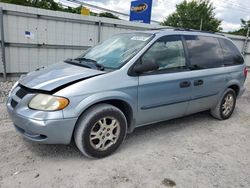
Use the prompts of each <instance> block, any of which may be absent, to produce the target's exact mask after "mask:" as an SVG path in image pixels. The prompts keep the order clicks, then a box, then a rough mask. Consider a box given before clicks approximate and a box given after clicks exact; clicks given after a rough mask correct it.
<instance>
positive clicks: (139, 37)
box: [130, 36, 149, 41]
mask: <svg viewBox="0 0 250 188" xmlns="http://www.w3.org/2000/svg"><path fill="white" fill-rule="evenodd" d="M148 39H149V37H143V36H134V37H132V38H131V39H130V40H138V41H147V40H148Z"/></svg>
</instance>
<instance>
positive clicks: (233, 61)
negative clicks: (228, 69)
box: [219, 39, 244, 66]
mask: <svg viewBox="0 0 250 188" xmlns="http://www.w3.org/2000/svg"><path fill="white" fill-rule="evenodd" d="M219 41H220V44H221V47H222V51H223V55H224V62H223V63H224V65H225V66H230V65H239V64H243V63H244V59H243V57H242V56H241V54H240V52H239V50H238V48H237V47H236V46H235V45H234V44H233V43H232V42H231V41H229V40H227V39H219Z"/></svg>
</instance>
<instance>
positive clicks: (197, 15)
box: [161, 0, 222, 32]
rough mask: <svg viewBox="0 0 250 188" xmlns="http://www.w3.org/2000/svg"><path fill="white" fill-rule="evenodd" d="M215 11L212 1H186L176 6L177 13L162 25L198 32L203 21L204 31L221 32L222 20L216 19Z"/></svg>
mask: <svg viewBox="0 0 250 188" xmlns="http://www.w3.org/2000/svg"><path fill="white" fill-rule="evenodd" d="M214 9H215V8H214V7H213V4H212V3H211V2H210V0H192V1H190V2H187V1H186V0H184V1H183V2H182V3H180V4H178V5H176V11H175V12H174V13H172V14H170V15H169V16H168V17H166V18H165V20H164V21H163V22H162V23H161V25H165V26H173V27H180V28H187V29H197V30H198V29H200V25H201V20H202V30H205V31H214V32H216V31H220V30H222V28H221V27H220V24H221V20H219V19H216V18H215V13H214Z"/></svg>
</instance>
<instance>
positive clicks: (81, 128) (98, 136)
mask: <svg viewBox="0 0 250 188" xmlns="http://www.w3.org/2000/svg"><path fill="white" fill-rule="evenodd" d="M126 134H127V120H126V117H125V115H124V114H123V113H122V111H121V110H120V109H118V108H117V107H115V106H112V105H109V104H104V103H103V104H97V105H95V106H93V107H91V108H89V109H88V110H87V111H86V112H84V113H83V114H82V115H81V116H80V118H79V120H78V122H77V125H76V129H75V131H74V139H75V143H76V146H77V147H78V149H79V150H80V151H81V152H82V153H83V154H84V155H85V156H87V157H89V158H103V157H106V156H108V155H110V154H112V153H113V152H115V151H116V150H117V149H118V147H119V146H120V145H121V144H122V142H123V140H124V139H125V137H126Z"/></svg>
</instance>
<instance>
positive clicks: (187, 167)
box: [0, 80, 250, 188]
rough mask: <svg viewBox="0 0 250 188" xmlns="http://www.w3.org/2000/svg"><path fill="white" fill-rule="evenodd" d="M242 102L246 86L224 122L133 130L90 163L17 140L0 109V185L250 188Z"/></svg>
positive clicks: (200, 118)
mask: <svg viewBox="0 0 250 188" xmlns="http://www.w3.org/2000/svg"><path fill="white" fill-rule="evenodd" d="M7 85H8V84H7ZM10 85H11V84H10ZM5 86H6V85H5ZM1 89H2V85H1ZM5 90H6V91H7V90H9V86H7V87H6V88H5ZM249 104H250V80H249V81H248V83H247V91H246V93H245V94H244V95H243V97H242V98H240V99H239V100H238V103H237V107H236V109H235V112H234V114H233V116H232V117H231V118H230V119H229V120H226V121H218V120H215V119H213V118H212V117H210V116H209V115H208V113H206V112H204V113H199V114H195V115H192V116H188V117H184V118H180V119H176V120H171V121H167V122H164V123H160V124H154V125H151V126H146V127H143V128H138V129H136V130H135V132H134V133H133V134H130V135H128V137H127V139H126V140H125V143H124V144H123V145H122V147H121V148H120V149H119V150H118V151H117V152H116V153H115V154H114V155H112V156H110V157H107V158H104V159H100V160H90V159H87V158H85V157H84V156H82V155H81V154H80V152H79V151H78V150H77V148H76V146H75V145H74V144H73V143H72V144H70V145H68V146H64V145H40V144H37V143H32V142H29V141H27V140H24V139H23V138H22V137H21V136H19V135H18V134H17V133H16V131H15V130H14V128H13V126H12V124H11V122H10V120H9V119H8V117H7V114H6V110H5V105H4V103H0V112H1V116H0V126H1V129H0V187H3V188H5V187H10V188H12V187H84V188H85V187H86V188H92V187H93V188H96V187H97V188H98V187H102V188H106V187H107V188H112V187H114V188H116V187H124V188H125V187H126V188H127V187H137V188H140V187H145V188H147V187H148V188H154V187H171V186H172V187H184V188H189V187H190V188H196V187H197V188H200V187H201V188H203V187H204V188H209V187H221V188H225V187H227V188H236V187H250V157H249V156H250V147H249V144H250V108H249Z"/></svg>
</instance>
